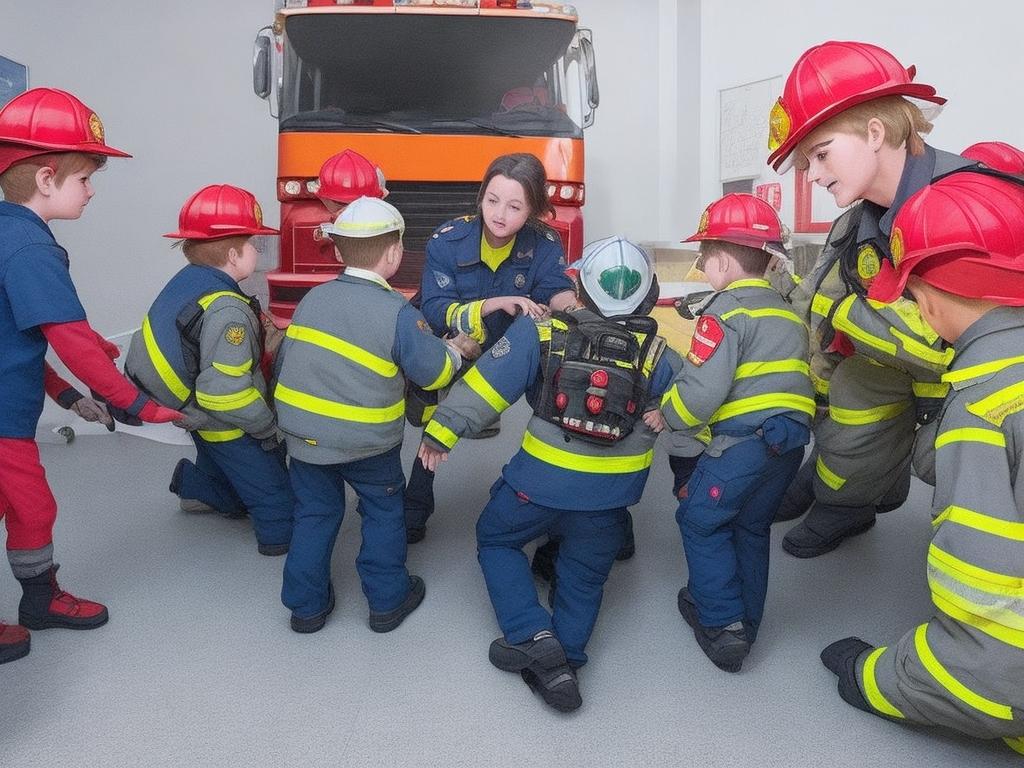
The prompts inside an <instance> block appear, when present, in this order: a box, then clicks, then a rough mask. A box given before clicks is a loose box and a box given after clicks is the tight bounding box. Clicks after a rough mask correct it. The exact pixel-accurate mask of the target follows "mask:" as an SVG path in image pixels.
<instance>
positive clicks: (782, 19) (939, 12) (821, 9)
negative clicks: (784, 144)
mask: <svg viewBox="0 0 1024 768" xmlns="http://www.w3.org/2000/svg"><path fill="white" fill-rule="evenodd" d="M737 20H742V24H740V23H737ZM1022 30H1024V3H1021V2H1019V0H977V1H976V2H973V3H970V4H968V3H964V2H960V1H958V0H933V2H929V3H893V2H892V1H891V0H859V1H858V2H857V3H846V4H836V3H826V2H807V0H773V2H764V1H763V0H728V1H727V2H722V1H721V0H719V1H712V2H703V3H702V8H701V65H700V70H701V98H700V111H701V117H700V137H701V138H700V198H701V202H702V204H707V203H708V202H710V201H711V200H713V199H715V198H717V197H718V196H719V195H721V185H720V181H719V174H718V168H719V166H718V92H719V90H720V89H722V88H729V87H732V86H736V85H741V84H743V83H748V82H752V81H756V80H761V79H763V78H767V77H772V76H775V75H782V76H783V77H785V76H786V75H788V74H789V71H790V69H791V68H792V66H793V64H794V63H795V62H796V59H797V57H799V56H800V54H801V53H803V52H804V51H805V50H806V49H808V48H810V47H811V46H812V45H816V44H818V43H821V42H824V41H826V40H858V41H863V42H870V43H874V44H876V45H880V46H882V47H883V48H886V49H887V50H889V51H891V52H892V53H893V54H895V55H896V56H897V58H899V60H900V61H901V62H902V63H903V64H904V66H909V65H911V64H916V65H917V78H916V80H917V82H923V83H928V84H930V85H934V86H935V87H936V88H937V89H938V92H939V95H941V96H945V97H946V98H948V99H949V103H948V104H947V105H946V107H945V110H944V111H943V112H942V114H941V115H940V116H939V117H938V118H937V120H936V123H935V129H934V130H933V131H932V133H931V136H930V138H929V139H928V141H929V143H931V144H933V145H934V146H936V147H939V148H941V149H946V150H949V151H953V152H959V151H960V150H962V149H964V148H965V147H967V146H969V145H970V144H973V143H974V142H977V141H984V140H1000V141H1008V142H1010V143H1012V144H1015V145H1017V146H1024V129H1022V126H1024V101H1022V99H1021V95H1020V94H1021V85H1020V84H1021V82H1022V78H1024V69H1022V66H1021V41H1022V39H1024V37H1022V34H1021V31H1022ZM767 155H768V151H767V136H765V157H766V158H767ZM698 213H699V211H698ZM790 215H791V214H790Z"/></svg>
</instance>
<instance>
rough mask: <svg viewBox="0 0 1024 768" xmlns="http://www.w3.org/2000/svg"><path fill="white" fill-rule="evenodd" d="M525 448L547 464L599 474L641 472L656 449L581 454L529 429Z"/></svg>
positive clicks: (524, 443)
mask: <svg viewBox="0 0 1024 768" xmlns="http://www.w3.org/2000/svg"><path fill="white" fill-rule="evenodd" d="M523 450H524V451H526V452H527V453H528V454H530V455H531V456H533V457H534V458H535V459H539V460H540V461H543V462H544V463H545V464H552V465H554V466H556V467H562V468H564V469H571V470H573V471H575V472H590V473H593V474H597V475H619V474H625V473H629V472H641V471H643V470H645V469H647V468H649V467H650V466H651V463H652V462H653V461H654V449H653V448H652V449H651V450H649V451H647V453H642V454H639V455H634V456H580V455H579V454H576V453H571V452H570V451H563V450H562V449H561V448H555V447H554V446H553V445H548V444H547V443H545V442H543V441H542V440H540V439H538V438H537V437H534V435H532V434H531V433H530V432H529V431H527V432H526V434H525V435H523Z"/></svg>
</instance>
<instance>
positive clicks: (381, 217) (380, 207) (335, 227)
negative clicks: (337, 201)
mask: <svg viewBox="0 0 1024 768" xmlns="http://www.w3.org/2000/svg"><path fill="white" fill-rule="evenodd" d="M320 230H321V231H322V232H323V233H324V234H325V235H339V236H340V237H376V236H377V235H385V234H387V233H388V232H398V233H399V234H402V233H404V232H405V219H403V218H402V214H400V213H399V212H398V209H397V208H395V206H393V205H392V204H391V203H386V202H384V201H383V200H381V199H380V198H379V197H358V198H356V199H355V200H353V201H352V202H351V203H349V204H348V205H347V206H346V207H345V210H343V211H342V212H341V213H339V214H338V218H336V219H335V220H334V223H333V224H321V225H320Z"/></svg>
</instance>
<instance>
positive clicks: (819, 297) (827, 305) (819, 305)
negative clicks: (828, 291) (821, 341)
mask: <svg viewBox="0 0 1024 768" xmlns="http://www.w3.org/2000/svg"><path fill="white" fill-rule="evenodd" d="M834 304H835V302H834V301H832V299H830V298H829V297H828V296H825V295H823V294H820V293H816V294H814V298H813V299H811V312H813V313H814V314H816V315H821V316H822V317H828V313H829V312H831V311H832V306H833V305H834Z"/></svg>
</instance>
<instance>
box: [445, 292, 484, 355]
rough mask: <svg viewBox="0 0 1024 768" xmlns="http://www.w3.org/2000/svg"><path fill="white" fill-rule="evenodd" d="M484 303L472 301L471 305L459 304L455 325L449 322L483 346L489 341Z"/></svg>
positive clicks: (455, 313) (456, 310)
mask: <svg viewBox="0 0 1024 768" xmlns="http://www.w3.org/2000/svg"><path fill="white" fill-rule="evenodd" d="M483 307H484V301H483V299H481V300H480V301H471V302H470V303H469V304H459V305H458V306H456V307H455V310H454V323H451V322H449V325H451V326H453V327H454V328H455V329H456V330H458V331H461V332H462V333H465V334H466V335H467V336H469V337H470V338H471V339H473V341H475V342H477V343H479V344H483V343H484V342H485V341H487V328H486V327H484V324H483V315H482V314H481V311H482V310H483Z"/></svg>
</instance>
